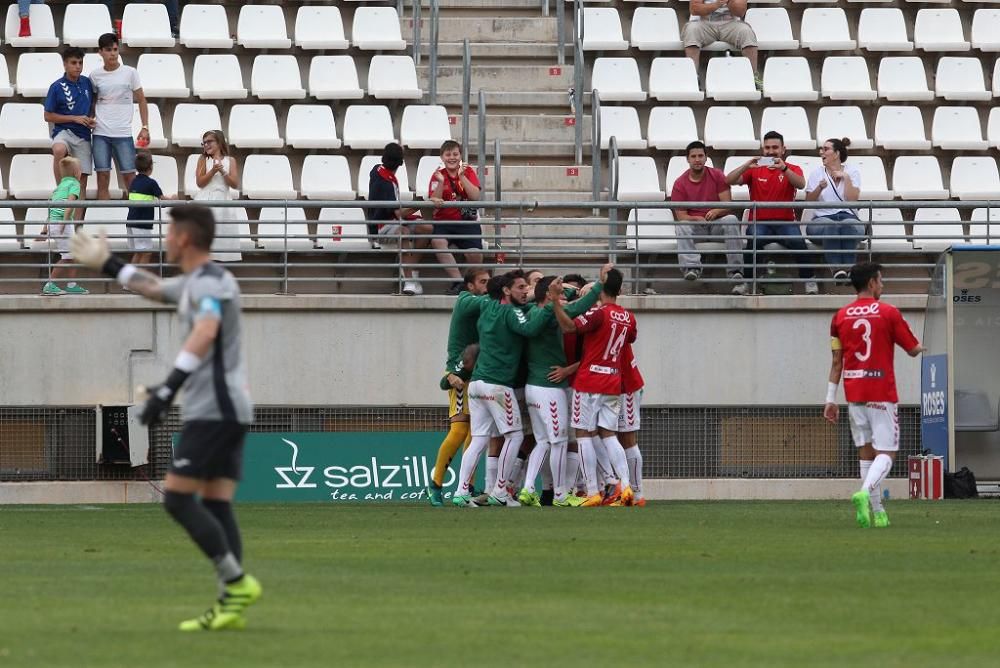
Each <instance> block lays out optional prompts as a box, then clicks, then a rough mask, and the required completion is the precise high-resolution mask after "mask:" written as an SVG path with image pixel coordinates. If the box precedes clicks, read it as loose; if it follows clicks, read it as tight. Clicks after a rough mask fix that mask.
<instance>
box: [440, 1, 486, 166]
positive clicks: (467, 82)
mask: <svg viewBox="0 0 1000 668" xmlns="http://www.w3.org/2000/svg"><path fill="white" fill-rule="evenodd" d="M436 1H437V0H435V2H436ZM470 95H472V47H471V46H469V38H468V37H466V38H465V39H464V40H462V156H463V159H464V160H465V162H469V96H470ZM431 104H434V103H433V102H432V103H431ZM480 183H482V181H480Z"/></svg>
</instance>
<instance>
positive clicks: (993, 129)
mask: <svg viewBox="0 0 1000 668" xmlns="http://www.w3.org/2000/svg"><path fill="white" fill-rule="evenodd" d="M986 142H987V143H988V144H989V145H990V146H992V147H993V148H1000V107H993V108H992V109H990V117H989V120H987V121H986Z"/></svg>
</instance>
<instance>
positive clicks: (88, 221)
mask: <svg viewBox="0 0 1000 668" xmlns="http://www.w3.org/2000/svg"><path fill="white" fill-rule="evenodd" d="M127 219H128V209H127V208H126V207H110V206H93V207H88V208H87V209H86V210H85V211H84V214H83V222H84V224H85V225H86V226H87V228H88V229H90V230H92V231H94V232H99V231H102V230H103V232H104V233H105V234H106V235H107V237H108V245H109V246H111V250H125V249H126V248H128V229H127V228H126V227H125V221H126V220H127Z"/></svg>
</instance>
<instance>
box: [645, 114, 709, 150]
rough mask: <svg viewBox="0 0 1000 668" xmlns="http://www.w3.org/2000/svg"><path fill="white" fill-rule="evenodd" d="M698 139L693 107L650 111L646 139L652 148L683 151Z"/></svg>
mask: <svg viewBox="0 0 1000 668" xmlns="http://www.w3.org/2000/svg"><path fill="white" fill-rule="evenodd" d="M698 137H699V135H698V127H697V125H696V124H695V121H694V110H693V109H692V108H691V107H654V108H653V109H651V110H650V112H649V123H648V125H647V126H646V138H647V139H648V141H649V145H650V146H651V147H652V148H657V149H660V150H678V149H683V148H684V147H686V146H687V145H688V144H689V143H691V142H693V141H694V140H695V139H697V138H698Z"/></svg>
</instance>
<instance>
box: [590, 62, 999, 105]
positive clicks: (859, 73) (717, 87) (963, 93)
mask: <svg viewBox="0 0 1000 668" xmlns="http://www.w3.org/2000/svg"><path fill="white" fill-rule="evenodd" d="M762 78H763V82H764V86H763V88H764V91H763V97H765V98H768V99H771V100H775V101H781V102H810V101H815V100H818V99H819V97H820V96H821V95H822V96H823V97H826V98H829V99H831V100H874V99H877V98H879V97H881V98H884V99H886V100H890V101H927V100H933V99H934V98H935V97H939V98H944V99H946V100H969V101H986V100H989V99H991V98H992V97H994V96H1000V60H998V61H997V62H996V63H994V65H993V74H992V92H991V90H988V89H987V88H986V83H985V79H984V73H983V63H982V61H981V60H980V59H979V58H971V57H954V56H945V57H942V58H941V59H940V60H938V64H937V70H936V72H935V74H934V82H935V87H934V89H933V90H931V88H929V87H928V85H927V73H926V71H925V68H924V61H923V59H921V58H920V57H919V56H890V57H885V58H882V59H881V61H880V62H879V67H878V74H877V77H876V81H877V84H876V88H872V84H871V75H870V74H869V71H868V63H867V61H866V60H865V59H864V58H863V57H861V56H828V57H827V58H825V59H824V60H823V67H822V72H821V74H820V89H819V90H816V87H815V84H814V83H813V68H812V66H810V64H809V61H808V60H806V59H805V58H804V57H801V56H792V57H774V58H768V59H767V60H766V61H765V63H764V73H763V77H762ZM595 89H596V90H597V91H598V93H599V94H600V98H601V101H602V102H619V101H641V100H645V99H646V98H647V97H651V98H655V99H657V100H662V101H678V102H683V101H700V100H703V99H705V98H706V97H708V98H712V99H714V100H718V101H754V100H759V99H761V96H762V94H761V92H760V91H758V90H757V89H756V87H755V86H754V79H753V70H752V69H751V67H750V61H749V60H747V59H746V58H744V57H742V56H741V57H737V58H712V59H711V60H709V61H708V70H707V72H706V76H705V90H704V91H702V90H701V89H700V88H699V87H698V73H697V72H696V70H695V66H694V63H693V62H692V61H691V59H689V58H683V57H661V58H654V59H653V62H652V64H651V65H650V68H649V79H648V87H647V88H646V89H644V88H643V87H642V81H641V79H640V74H639V66H638V64H637V63H636V61H635V60H634V59H632V58H598V59H597V60H595V61H594V65H593V70H592V73H591V85H590V88H589V89H588V90H595Z"/></svg>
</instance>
